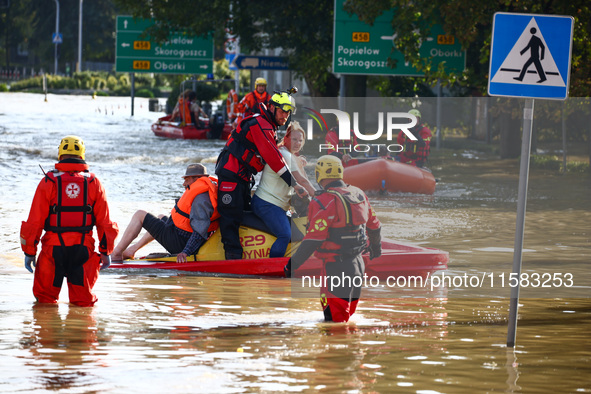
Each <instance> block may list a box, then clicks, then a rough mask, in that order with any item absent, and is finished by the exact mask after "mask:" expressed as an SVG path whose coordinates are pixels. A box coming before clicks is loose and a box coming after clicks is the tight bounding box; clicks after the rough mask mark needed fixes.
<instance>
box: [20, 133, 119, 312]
mask: <svg viewBox="0 0 591 394" xmlns="http://www.w3.org/2000/svg"><path fill="white" fill-rule="evenodd" d="M85 151H86V148H85V147H84V141H82V139H81V138H80V137H76V136H67V137H64V138H63V139H62V141H61V143H60V146H59V150H58V160H59V162H58V163H57V164H56V165H55V170H53V171H50V172H48V173H47V174H45V177H44V178H43V179H42V180H41V182H40V183H39V185H38V186H37V190H36V192H35V197H34V198H33V203H32V205H31V210H30V212H29V218H28V219H27V221H26V222H23V223H22V226H21V248H22V250H23V252H25V268H26V269H27V270H29V271H30V272H33V267H35V280H34V283H33V294H34V295H35V298H36V299H37V302H39V303H51V304H55V303H57V300H58V298H59V293H60V290H61V287H62V282H63V280H64V277H66V278H68V292H69V297H70V302H71V303H72V304H74V305H78V306H93V305H94V303H95V302H96V301H97V297H96V296H95V295H94V294H93V293H92V288H93V287H94V284H95V283H96V280H97V279H98V276H99V270H101V269H103V268H107V267H108V266H109V265H110V264H111V259H110V257H109V254H110V253H111V251H112V250H113V246H114V244H115V238H117V234H118V233H119V229H118V228H117V224H116V223H113V222H112V221H111V219H110V217H109V207H108V205H107V197H106V194H105V189H104V188H103V186H102V185H101V183H100V182H99V180H98V178H97V177H96V176H95V175H94V174H92V173H90V172H88V165H87V164H86V162H85V161H84V158H85ZM95 226H96V230H97V234H98V238H99V245H98V249H99V252H100V255H99V253H96V252H95V246H94V242H95V241H94V238H93V237H92V230H93V228H94V227H95ZM43 230H45V235H43V238H41V233H42V232H43ZM39 240H41V244H42V247H41V254H39V259H38V260H37V261H36V258H35V256H36V254H37V245H38V244H39Z"/></svg>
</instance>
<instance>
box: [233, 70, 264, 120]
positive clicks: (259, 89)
mask: <svg viewBox="0 0 591 394" xmlns="http://www.w3.org/2000/svg"><path fill="white" fill-rule="evenodd" d="M269 100H271V95H270V94H269V93H268V92H267V80H266V79H265V78H261V77H259V78H257V79H255V81H254V90H253V91H252V92H250V93H248V94H247V95H246V96H244V98H243V99H242V100H240V103H238V117H237V118H236V126H238V125H239V124H240V122H241V121H242V120H243V119H245V118H247V117H248V116H251V115H254V114H256V113H259V104H265V105H267V104H268V103H269Z"/></svg>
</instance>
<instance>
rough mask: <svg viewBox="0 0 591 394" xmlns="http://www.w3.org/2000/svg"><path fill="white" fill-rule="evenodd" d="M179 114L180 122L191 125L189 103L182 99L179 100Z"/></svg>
mask: <svg viewBox="0 0 591 394" xmlns="http://www.w3.org/2000/svg"><path fill="white" fill-rule="evenodd" d="M179 113H180V115H181V122H184V123H185V124H189V123H193V121H192V120H191V102H190V101H187V100H185V99H184V98H182V97H181V98H180V99H179Z"/></svg>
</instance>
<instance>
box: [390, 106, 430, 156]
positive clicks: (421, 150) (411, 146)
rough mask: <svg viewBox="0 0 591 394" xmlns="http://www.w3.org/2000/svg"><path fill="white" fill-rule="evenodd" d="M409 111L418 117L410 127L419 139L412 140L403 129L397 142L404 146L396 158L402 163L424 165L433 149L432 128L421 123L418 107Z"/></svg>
mask: <svg viewBox="0 0 591 394" xmlns="http://www.w3.org/2000/svg"><path fill="white" fill-rule="evenodd" d="M408 113H409V114H411V115H414V116H416V118H417V124H416V125H415V126H414V127H413V128H411V129H409V131H410V132H411V133H412V134H413V135H414V136H415V137H416V138H417V140H416V141H413V140H411V139H410V138H409V137H408V136H407V135H406V134H404V132H403V131H401V132H400V133H398V137H397V139H396V142H397V143H398V145H401V146H402V147H403V150H402V151H401V152H399V153H398V155H396V156H395V157H394V159H395V160H396V161H399V162H401V163H407V164H412V165H413V166H417V167H424V166H425V164H427V158H428V157H429V152H430V150H431V136H432V134H431V130H429V128H428V127H427V126H425V125H424V124H423V123H421V112H419V110H418V109H411V110H410V111H408Z"/></svg>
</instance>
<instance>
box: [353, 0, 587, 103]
mask: <svg viewBox="0 0 591 394" xmlns="http://www.w3.org/2000/svg"><path fill="white" fill-rule="evenodd" d="M392 8H393V9H395V12H394V17H393V19H392V27H393V28H394V30H395V31H396V33H397V37H396V39H395V42H394V44H395V45H396V47H397V48H399V49H400V50H401V51H402V52H403V53H404V55H405V57H406V59H407V60H409V61H410V62H411V63H412V64H413V65H414V66H415V67H417V68H418V69H420V70H422V71H423V72H424V73H425V75H426V76H427V78H428V80H430V81H433V80H434V79H441V80H442V81H444V82H446V83H447V84H453V83H459V84H461V85H464V86H466V87H473V88H476V89H478V90H479V91H480V92H481V93H485V92H486V86H487V82H488V64H489V56H490V39H491V34H492V20H493V15H494V13H495V12H519V13H532V14H553V15H570V16H573V17H574V19H575V26H574V39H573V51H572V68H571V86H570V95H571V96H574V97H582V96H584V97H588V96H590V95H591V63H589V61H588V59H589V57H590V56H591V3H590V2H589V1H588V0H545V1H539V0H494V1H474V0H455V1H448V0H412V1H409V0H372V1H366V0H347V1H346V3H345V10H346V11H348V12H350V13H355V14H357V15H358V16H359V18H360V19H361V20H362V21H364V22H366V23H369V24H372V23H373V21H374V20H375V18H376V17H377V16H378V15H380V14H381V13H382V12H383V11H384V10H389V9H392ZM437 22H440V23H442V24H443V28H444V30H445V31H446V32H447V33H448V34H453V35H454V36H456V37H457V39H458V40H459V41H460V42H461V43H462V45H463V47H464V48H465V49H466V50H467V62H466V63H467V65H466V71H465V72H464V73H462V74H459V75H456V74H453V73H445V72H444V71H443V70H442V69H441V68H440V69H436V70H433V69H430V68H429V67H428V65H427V63H426V61H425V59H420V58H419V57H418V48H419V40H421V39H425V38H426V37H427V36H428V35H429V33H430V28H431V27H432V26H433V24H434V23H437Z"/></svg>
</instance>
